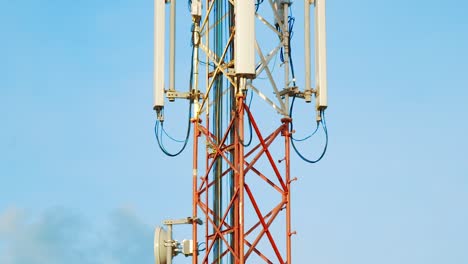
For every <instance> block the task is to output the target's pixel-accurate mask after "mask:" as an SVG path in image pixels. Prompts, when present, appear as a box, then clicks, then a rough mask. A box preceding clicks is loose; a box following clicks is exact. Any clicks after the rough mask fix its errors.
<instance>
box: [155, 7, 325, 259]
mask: <svg viewBox="0 0 468 264" xmlns="http://www.w3.org/2000/svg"><path fill="white" fill-rule="evenodd" d="M154 1H155V30H156V31H155V104H154V109H155V110H156V112H157V117H158V121H157V124H156V127H155V131H156V136H157V139H158V144H159V145H160V147H161V149H162V150H163V151H164V152H165V153H166V154H168V155H171V156H175V155H176V154H178V153H176V154H173V155H172V154H171V153H168V152H167V151H166V149H165V148H164V146H163V145H162V144H161V142H162V140H160V139H159V137H161V136H163V135H162V133H160V131H161V130H162V129H163V120H164V115H163V109H164V98H162V96H163V94H165V97H166V98H167V99H168V100H169V101H174V100H175V99H188V100H189V101H190V105H191V106H192V109H191V115H190V116H191V119H190V122H191V125H192V129H193V132H192V141H193V142H192V144H193V148H192V149H193V161H192V167H193V170H192V172H193V173H192V182H193V190H192V191H193V210H192V215H191V216H190V217H188V218H186V219H182V220H166V221H165V222H164V223H165V224H166V225H167V226H168V230H169V233H167V234H166V233H165V231H164V230H163V229H157V230H158V233H157V234H158V235H157V237H155V254H156V263H157V264H165V263H172V257H173V256H174V255H176V254H178V253H183V254H185V255H187V256H192V263H193V264H198V263H217V264H218V263H226V264H244V263H282V264H286V263H288V264H290V263H292V256H291V246H292V242H291V240H292V239H291V238H292V236H293V235H294V233H295V232H294V231H293V230H292V218H291V187H292V183H293V182H294V181H295V180H296V179H295V178H292V177H291V163H290V153H291V146H293V148H294V150H295V151H297V148H296V146H295V145H294V138H293V129H292V121H293V119H292V112H293V106H294V102H295V100H296V98H297V99H304V101H305V102H311V101H312V100H311V98H312V96H315V97H316V107H315V110H316V119H317V127H318V126H319V124H322V125H323V128H324V131H325V133H326V126H325V124H324V123H323V120H322V118H323V113H324V110H325V109H326V107H327V97H326V89H327V87H326V85H327V83H326V52H325V46H326V41H325V0H315V1H311V0H304V6H300V7H299V8H298V9H299V10H302V8H303V10H305V11H304V17H305V25H304V37H305V50H304V54H305V61H304V63H305V76H304V83H305V85H304V87H302V88H300V87H299V86H298V85H297V84H296V82H297V80H296V76H295V72H294V64H293V58H292V56H291V54H292V53H291V50H292V47H291V43H292V42H291V38H292V31H293V26H294V17H293V15H292V13H291V11H292V7H291V6H292V1H291V0H265V1H263V0H255V1H253V0H250V1H247V0H203V1H204V2H203V3H202V0H191V1H190V3H191V17H192V36H191V40H192V41H191V42H192V45H191V46H192V47H191V49H192V61H191V65H192V66H191V72H190V75H191V76H190V89H189V90H188V91H186V92H182V91H177V90H176V89H175V84H174V83H175V82H174V69H175V66H174V64H175V62H174V58H173V57H174V54H175V51H174V44H175V43H174V42H175V39H174V30H175V17H176V11H175V0H171V2H170V5H171V12H170V18H169V21H170V31H171V32H170V38H169V42H170V43H169V45H170V47H171V48H170V57H171V58H170V61H169V64H170V65H169V69H170V73H169V78H170V82H169V89H165V87H164V78H165V72H164V68H165V66H164V64H165V58H164V55H165V42H166V41H165V3H166V2H165V0H154ZM263 2H265V3H263ZM311 4H314V5H315V11H316V12H315V27H316V34H315V50H316V52H315V61H316V66H315V70H316V76H315V81H316V87H315V88H313V87H311V86H310V83H311V80H310V68H311V67H310V35H309V34H310V32H309V31H310V8H311V7H310V5H311ZM161 24H163V25H162V26H161ZM301 57H302V56H301ZM276 58H280V60H281V64H280V65H279V66H278V67H280V68H282V69H278V67H277V68H275V65H276ZM278 64H279V63H278ZM260 76H261V78H260ZM257 77H258V78H257ZM161 79H162V80H161ZM254 95H255V97H256V98H257V100H258V101H263V103H264V104H265V105H266V106H267V107H269V109H271V110H272V111H271V114H272V115H277V116H278V118H277V121H276V122H277V124H276V125H275V126H274V127H273V129H270V130H269V131H266V130H265V129H264V126H263V125H262V120H259V119H258V118H260V119H264V118H265V115H268V113H264V112H262V113H258V112H255V111H252V110H251V105H250V102H251V101H252V99H251V97H252V96H254ZM268 95H272V96H268ZM247 98H249V101H247ZM311 115H313V114H311ZM259 121H260V122H259ZM246 134H247V136H246ZM327 140H328V137H327ZM187 141H188V138H187V139H186V140H185V143H184V146H183V147H182V150H183V148H185V146H186V144H187ZM325 149H326V148H325ZM298 154H299V155H300V157H302V158H304V157H303V156H302V155H301V154H300V153H299V152H298ZM322 156H323V154H322ZM322 156H320V158H321V157H322ZM320 158H319V159H317V160H308V159H305V158H304V160H306V161H309V162H311V163H315V162H317V161H318V160H320ZM202 223H203V224H202ZM174 224H191V225H192V233H193V236H192V239H190V240H184V241H183V243H182V244H181V243H179V242H177V241H175V240H173V238H172V233H171V231H172V226H173V225H174ZM202 244H204V246H201V245H202ZM202 247H204V250H202V249H201V248H202ZM164 250H166V251H164Z"/></svg>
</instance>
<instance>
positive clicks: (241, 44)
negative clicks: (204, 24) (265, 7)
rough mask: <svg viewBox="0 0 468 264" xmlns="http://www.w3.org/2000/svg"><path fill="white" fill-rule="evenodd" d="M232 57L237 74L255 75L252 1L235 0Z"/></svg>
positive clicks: (253, 8) (253, 7)
mask: <svg viewBox="0 0 468 264" xmlns="http://www.w3.org/2000/svg"><path fill="white" fill-rule="evenodd" d="M234 12H235V16H236V17H235V25H236V32H235V34H236V35H235V37H234V57H235V64H234V65H235V71H236V74H237V75H244V76H245V75H246V76H250V77H252V76H255V5H254V2H253V1H247V0H236V1H235V10H234Z"/></svg>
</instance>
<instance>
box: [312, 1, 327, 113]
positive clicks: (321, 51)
mask: <svg viewBox="0 0 468 264" xmlns="http://www.w3.org/2000/svg"><path fill="white" fill-rule="evenodd" d="M326 37H327V36H326V25H325V0H315V83H316V87H315V89H316V91H317V94H316V98H317V109H319V110H322V109H325V108H327V105H328V102H327V39H326Z"/></svg>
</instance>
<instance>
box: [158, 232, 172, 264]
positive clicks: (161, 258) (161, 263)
mask: <svg viewBox="0 0 468 264" xmlns="http://www.w3.org/2000/svg"><path fill="white" fill-rule="evenodd" d="M168 238H169V236H168V233H167V231H166V230H164V228H162V227H160V226H158V227H156V229H155V230H154V259H155V260H156V264H166V263H167V249H166V246H165V241H167V240H168Z"/></svg>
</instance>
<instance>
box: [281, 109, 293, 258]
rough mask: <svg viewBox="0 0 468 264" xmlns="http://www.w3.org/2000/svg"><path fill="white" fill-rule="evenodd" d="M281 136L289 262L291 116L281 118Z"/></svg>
mask: <svg viewBox="0 0 468 264" xmlns="http://www.w3.org/2000/svg"><path fill="white" fill-rule="evenodd" d="M281 121H282V122H283V132H282V134H283V136H284V147H285V151H284V152H285V157H284V160H285V174H286V175H285V176H286V186H287V188H286V252H287V253H286V254H287V262H286V263H288V264H290V263H291V236H292V232H291V174H290V173H291V163H290V162H291V160H290V147H291V146H290V143H291V142H290V140H291V131H289V124H290V123H291V121H292V120H291V118H283V119H282V120H281Z"/></svg>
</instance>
